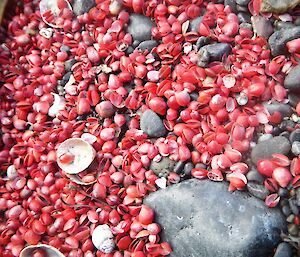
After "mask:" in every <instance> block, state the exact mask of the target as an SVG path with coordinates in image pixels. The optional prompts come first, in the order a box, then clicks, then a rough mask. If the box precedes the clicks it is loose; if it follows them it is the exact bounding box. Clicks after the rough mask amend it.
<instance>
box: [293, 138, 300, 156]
mask: <svg viewBox="0 0 300 257" xmlns="http://www.w3.org/2000/svg"><path fill="white" fill-rule="evenodd" d="M292 153H293V154H294V155H295V156H299V155H300V142H297V141H296V142H293V143H292Z"/></svg>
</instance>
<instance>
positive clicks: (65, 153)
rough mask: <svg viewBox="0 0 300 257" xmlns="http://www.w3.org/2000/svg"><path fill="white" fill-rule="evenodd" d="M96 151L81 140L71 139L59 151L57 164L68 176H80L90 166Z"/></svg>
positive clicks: (61, 145) (63, 143)
mask: <svg viewBox="0 0 300 257" xmlns="http://www.w3.org/2000/svg"><path fill="white" fill-rule="evenodd" d="M95 156H96V151H95V149H94V148H93V147H92V146H91V145H90V144H89V143H88V142H86V141H85V140H83V139H81V138H69V139H67V140H65V141H64V142H62V143H61V144H60V146H59V147H58V149H57V164H58V166H59V167H60V168H61V169H62V170H63V171H64V172H66V173H68V174H78V173H79V172H81V171H83V170H85V169H86V168H87V167H89V166H90V164H91V163H92V161H93V160H94V158H95Z"/></svg>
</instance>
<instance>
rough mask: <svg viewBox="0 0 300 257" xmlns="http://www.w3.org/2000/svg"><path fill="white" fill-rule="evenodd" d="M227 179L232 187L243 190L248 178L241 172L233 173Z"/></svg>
mask: <svg viewBox="0 0 300 257" xmlns="http://www.w3.org/2000/svg"><path fill="white" fill-rule="evenodd" d="M226 179H227V180H228V181H229V182H230V186H231V187H234V188H236V189H239V190H241V189H243V187H245V185H246V184H247V179H246V176H245V175H244V174H242V173H239V172H233V173H230V174H228V175H227V176H226Z"/></svg>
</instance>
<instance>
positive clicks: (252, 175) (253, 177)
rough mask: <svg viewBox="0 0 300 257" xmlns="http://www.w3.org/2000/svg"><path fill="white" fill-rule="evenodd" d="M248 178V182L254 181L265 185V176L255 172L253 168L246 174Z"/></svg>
mask: <svg viewBox="0 0 300 257" xmlns="http://www.w3.org/2000/svg"><path fill="white" fill-rule="evenodd" d="M246 177H247V179H248V181H254V182H258V183H263V182H264V180H265V178H264V177H263V175H261V174H260V173H259V172H258V171H257V170H254V169H253V168H252V170H250V171H249V172H248V173H247V174H246Z"/></svg>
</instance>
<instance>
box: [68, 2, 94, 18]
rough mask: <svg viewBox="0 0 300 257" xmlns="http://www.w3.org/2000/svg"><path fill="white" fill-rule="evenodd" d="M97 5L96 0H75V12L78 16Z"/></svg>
mask: <svg viewBox="0 0 300 257" xmlns="http://www.w3.org/2000/svg"><path fill="white" fill-rule="evenodd" d="M94 6H96V3H95V1H94V0H74V3H73V12H74V13H75V14H76V15H77V16H78V15H82V14H84V13H87V12H88V11H89V10H90V9H92V8H93V7H94Z"/></svg>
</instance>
